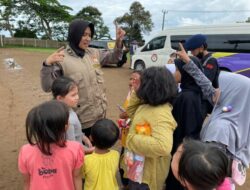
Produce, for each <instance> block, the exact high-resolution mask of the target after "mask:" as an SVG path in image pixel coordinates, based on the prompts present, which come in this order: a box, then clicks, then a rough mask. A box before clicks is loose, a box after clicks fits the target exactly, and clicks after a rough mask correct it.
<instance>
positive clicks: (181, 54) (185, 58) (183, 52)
mask: <svg viewBox="0 0 250 190" xmlns="http://www.w3.org/2000/svg"><path fill="white" fill-rule="evenodd" d="M179 46H180V49H181V50H180V51H177V52H176V54H177V55H178V56H179V57H180V59H181V60H182V61H184V62H185V63H189V62H190V60H191V59H190V58H189V56H188V54H187V52H186V50H185V49H184V47H183V45H182V44H181V43H179Z"/></svg>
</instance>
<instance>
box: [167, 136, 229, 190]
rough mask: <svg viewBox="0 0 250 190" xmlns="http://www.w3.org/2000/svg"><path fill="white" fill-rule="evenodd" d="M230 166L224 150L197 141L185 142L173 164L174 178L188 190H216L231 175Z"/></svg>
mask: <svg viewBox="0 0 250 190" xmlns="http://www.w3.org/2000/svg"><path fill="white" fill-rule="evenodd" d="M229 166H230V164H229V159H228V156H227V155H226V154H225V153H224V152H223V151H222V150H220V149H219V148H218V147H216V146H214V145H212V144H208V143H203V142H200V141H195V140H184V142H183V144H181V145H180V146H179V147H178V149H177V151H176V152H175V154H174V156H173V159H172V163H171V167H172V171H173V174H174V176H175V177H176V179H177V180H179V181H180V183H181V184H182V185H183V186H184V187H185V189H187V190H200V189H202V190H214V189H215V188H216V187H218V186H219V185H221V184H222V183H223V181H224V179H225V178H226V177H227V176H228V175H229V173H230V169H229V168H230V167H229ZM228 186H229V188H230V184H228ZM229 188H228V187H224V188H221V189H223V190H224V189H229Z"/></svg>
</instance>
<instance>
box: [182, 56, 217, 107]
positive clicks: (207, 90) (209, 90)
mask: <svg viewBox="0 0 250 190" xmlns="http://www.w3.org/2000/svg"><path fill="white" fill-rule="evenodd" d="M183 69H184V70H185V71H186V72H187V73H188V74H189V75H190V76H192V77H193V78H194V80H195V82H196V84H197V85H198V86H200V88H201V90H202V93H203V96H204V97H205V98H206V99H207V100H208V101H209V102H210V103H211V104H213V96H214V94H215V88H214V87H213V86H212V83H211V81H210V80H209V79H208V78H207V77H206V76H205V75H204V73H203V72H202V71H201V70H200V69H199V68H198V67H197V66H196V65H195V63H194V62H193V61H192V60H191V61H190V62H189V63H188V64H185V65H184V66H183Z"/></svg>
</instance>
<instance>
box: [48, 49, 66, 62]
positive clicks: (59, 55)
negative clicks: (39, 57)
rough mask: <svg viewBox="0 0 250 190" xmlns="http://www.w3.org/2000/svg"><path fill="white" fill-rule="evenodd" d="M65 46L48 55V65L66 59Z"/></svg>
mask: <svg viewBox="0 0 250 190" xmlns="http://www.w3.org/2000/svg"><path fill="white" fill-rule="evenodd" d="M64 49H65V48H64V47H61V48H59V49H58V50H56V51H55V52H54V53H52V54H51V55H49V57H47V59H46V61H45V62H46V64H47V65H52V64H54V63H57V62H62V61H63V59H64Z"/></svg>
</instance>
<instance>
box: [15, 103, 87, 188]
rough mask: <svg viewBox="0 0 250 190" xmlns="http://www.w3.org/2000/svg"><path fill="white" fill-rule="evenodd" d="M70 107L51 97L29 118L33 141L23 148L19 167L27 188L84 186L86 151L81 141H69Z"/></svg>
mask: <svg viewBox="0 0 250 190" xmlns="http://www.w3.org/2000/svg"><path fill="white" fill-rule="evenodd" d="M68 118H69V110H68V107H67V106H66V105H65V104H64V103H62V102H59V101H55V100H52V101H49V102H45V103H42V104H41V105H39V106H36V107H34V108H33V109H31V110H30V112H29V113H28V116H27V118H26V136H27V140H28V142H29V144H26V145H23V146H22V147H21V149H20V152H19V157H18V167H19V171H20V172H21V173H22V175H23V177H24V189H26V190H44V189H76V190H81V189H82V180H81V166H82V164H83V157H84V153H83V150H82V147H81V145H80V144H79V143H77V142H74V141H66V138H65V136H66V130H67V127H68Z"/></svg>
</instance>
